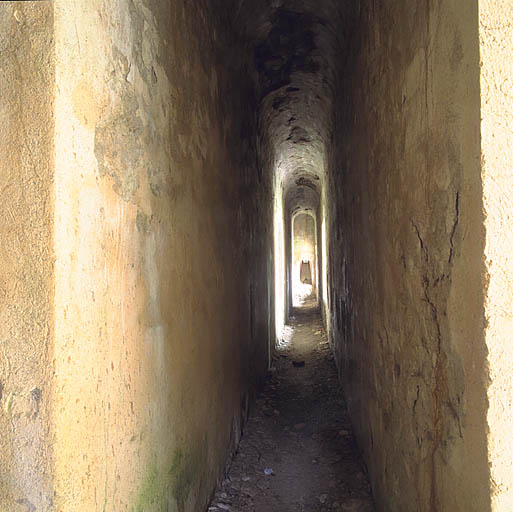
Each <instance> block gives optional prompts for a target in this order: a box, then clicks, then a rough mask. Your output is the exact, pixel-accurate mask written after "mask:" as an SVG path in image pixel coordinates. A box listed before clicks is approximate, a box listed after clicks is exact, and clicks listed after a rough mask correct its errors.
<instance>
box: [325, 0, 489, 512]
mask: <svg viewBox="0 0 513 512" xmlns="http://www.w3.org/2000/svg"><path fill="white" fill-rule="evenodd" d="M353 15H354V19H353V22H352V27H353V31H352V34H351V35H350V36H349V38H348V43H347V55H346V61H345V66H344V67H343V69H342V70H341V73H342V74H343V80H342V79H341V82H340V83H341V86H340V88H339V90H338V92H339V96H338V99H337V115H336V126H335V130H334V133H336V134H337V140H336V141H335V142H336V143H337V144H335V145H334V146H333V147H332V148H331V153H330V166H329V167H330V175H329V182H328V186H327V190H328V192H329V200H328V201H327V205H328V207H329V208H330V211H329V214H328V234H329V238H330V240H331V241H332V242H331V244H330V254H329V258H328V261H329V267H330V268H329V280H330V282H331V283H332V286H331V287H330V290H329V294H330V296H329V299H330V300H329V305H330V311H329V314H328V318H329V323H330V327H331V333H332V339H333V343H334V350H335V353H336V356H337V362H338V367H339V371H340V374H341V378H342V380H343V381H344V383H345V390H346V394H347V401H348V408H349V411H350V415H351V418H352V421H353V424H354V426H355V431H356V433H357V437H358V440H359V444H360V446H361V447H362V450H363V452H364V456H365V459H366V462H367V464H368V467H369V472H370V475H371V481H372V487H373V492H374V495H375V498H376V503H378V504H380V510H387V511H391V510H393V511H394V512H399V511H411V510H418V511H445V510H447V511H449V510H451V511H452V510H454V511H456V510H457V511H460V510H465V511H467V510H469V511H470V510H472V511H479V512H487V511H490V510H491V504H490V494H491V492H493V490H491V488H490V481H491V478H490V469H489V454H488V435H489V432H488V423H487V414H488V402H487V390H488V385H489V370H488V366H487V360H488V353H487V348H486V340H485V335H486V320H485V300H486V297H487V296H488V290H487V279H488V276H487V273H486V268H485V263H484V251H485V227H484V226H485V217H484V215H483V186H482V182H481V165H480V156H481V155H480V149H481V134H480V129H479V127H480V122H481V100H480V98H481V91H480V54H479V13H478V6H477V3H475V4H472V5H469V6H466V8H465V10H461V9H457V8H456V6H455V5H453V3H431V2H427V3H425V4H423V5H421V6H418V7H417V9H411V6H409V5H406V4H405V3H400V2H394V1H391V0H390V1H388V0H387V1H384V2H382V3H381V4H380V5H379V6H374V7H371V6H370V2H362V3H361V6H360V7H358V8H357V7H355V11H354V13H353ZM391 19H393V20H396V23H395V24H390V23H389V20H391ZM387 20H388V21H387ZM397 23H399V24H400V26H401V30H396V29H394V28H393V27H394V26H397ZM377 42H379V43H377ZM335 240H336V241H337V242H336V243H334V241H335Z"/></svg>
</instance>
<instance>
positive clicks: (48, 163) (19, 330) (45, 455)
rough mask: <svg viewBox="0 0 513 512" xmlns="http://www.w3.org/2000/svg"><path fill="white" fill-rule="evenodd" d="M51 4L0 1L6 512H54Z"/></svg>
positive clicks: (0, 321)
mask: <svg viewBox="0 0 513 512" xmlns="http://www.w3.org/2000/svg"><path fill="white" fill-rule="evenodd" d="M52 35H53V7H52V3H51V2H2V3H0V216H1V222H0V240H1V243H0V258H1V262H0V303H1V305H2V306H1V308H0V510H3V511H4V510H5V511H11V510H13V511H26V510H42V511H43V510H44V511H46V510H51V509H52V498H53V488H52V472H53V469H52V452H51V450H50V449H49V445H50V444H51V439H52V431H51V426H50V421H49V415H50V410H51V376H52V369H51V361H52V346H51V339H52V332H53V261H54V256H53V250H52V227H53V200H52V197H53V193H52V183H53V93H54V87H53V85H54V49H53V48H54V45H53V40H52Z"/></svg>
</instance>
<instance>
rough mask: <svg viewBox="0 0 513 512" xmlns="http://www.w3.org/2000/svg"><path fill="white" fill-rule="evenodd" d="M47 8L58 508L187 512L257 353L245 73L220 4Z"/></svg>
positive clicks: (229, 425) (257, 366) (207, 482)
mask: <svg viewBox="0 0 513 512" xmlns="http://www.w3.org/2000/svg"><path fill="white" fill-rule="evenodd" d="M55 9H56V82H57V87H56V90H57V97H56V175H55V189H56V203H57V205H56V227H55V233H56V238H55V253H56V258H57V261H56V267H55V275H56V294H55V307H56V320H55V371H56V379H55V408H54V415H53V421H54V423H55V445H54V446H55V464H56V465H55V492H56V498H55V502H56V507H57V510H63V511H65V510H66V511H68V510H83V511H86V510H129V511H134V512H143V511H144V512H150V511H159V512H160V511H162V510H173V511H174V510H177V511H197V510H201V509H202V508H203V507H204V506H205V505H206V502H207V500H208V498H209V496H210V493H211V491H212V489H213V487H214V486H215V484H216V482H217V479H218V476H219V472H220V470H221V469H222V467H223V465H224V460H225V457H226V454H227V453H228V452H229V451H230V450H231V449H233V447H234V446H235V445H236V443H237V442H238V438H239V435H240V429H241V424H242V422H243V421H244V417H245V414H246V408H247V404H248V401H249V398H250V396H251V395H252V393H254V392H255V389H256V384H257V383H258V381H259V380H260V379H261V378H262V376H263V375H265V372H266V370H267V364H268V352H269V348H268V345H269V343H270V342H271V341H270V340H269V339H268V335H269V333H272V330H271V329H268V327H267V323H268V319H269V314H268V311H267V309H268V305H269V304H270V299H269V294H270V291H271V290H270V287H269V286H266V280H262V276H266V274H267V273H268V271H269V270H268V269H269V262H268V252H267V251H266V247H269V244H270V236H271V231H270V229H269V226H270V225H271V222H270V220H269V215H270V212H271V205H270V202H269V207H268V208H266V207H265V206H264V207H259V209H258V217H257V210H256V205H257V204H258V202H261V201H262V198H265V197H267V195H268V194H269V192H270V182H265V181H263V180H260V181H259V178H258V172H256V170H255V167H256V162H257V159H256V156H255V142H254V137H255V135H254V134H255V125H256V115H255V109H254V104H253V96H252V93H251V89H249V88H247V86H246V85H245V84H247V78H246V76H247V75H248V73H251V68H249V70H247V71H245V70H244V69H243V67H244V60H243V59H242V58H240V56H239V54H238V52H240V51H242V49H241V48H240V47H239V45H238V44H237V41H235V40H232V39H231V37H232V36H231V35H230V34H229V33H228V31H227V28H228V24H227V23H226V19H225V18H226V16H227V11H226V8H225V7H223V6H221V5H214V4H212V3H210V4H208V3H206V2H196V3H194V4H185V3H184V2H178V1H176V2H175V1H173V2H142V1H130V2H125V1H118V2H111V1H108V2H107V1H105V2H93V3H83V2H80V1H72V2H70V1H67V0H66V1H62V2H61V1H57V2H55ZM229 48H232V50H229ZM239 63H240V67H238V66H239ZM234 80H236V81H237V87H234ZM241 140H244V143H243V144H241ZM257 183H258V186H257ZM262 204H265V202H264V203H262ZM257 219H258V222H257ZM234 232H235V233H237V236H234ZM262 242H263V243H262ZM266 244H267V245H266ZM243 262H248V264H243ZM249 262H251V263H249ZM271 279H272V275H271ZM250 362H251V365H250ZM70 447H71V448H70Z"/></svg>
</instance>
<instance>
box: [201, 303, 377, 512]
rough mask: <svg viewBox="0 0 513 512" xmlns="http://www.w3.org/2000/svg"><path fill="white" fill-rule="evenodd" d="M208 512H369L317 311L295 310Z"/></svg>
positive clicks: (363, 475) (362, 474) (363, 480)
mask: <svg viewBox="0 0 513 512" xmlns="http://www.w3.org/2000/svg"><path fill="white" fill-rule="evenodd" d="M274 368H275V369H274V371H272V373H271V377H270V379H269V381H268V383H267V385H266V387H265V389H264V391H263V393H262V395H261V396H260V398H259V399H258V400H257V404H256V407H255V409H254V410H253V413H252V415H251V417H250V419H249V421H248V423H247V424H246V427H245V430H244V434H243V437H242V440H241V442H240V446H239V449H238V451H237V453H236V454H235V456H234V458H233V460H232V463H231V466H230V468H229V471H228V474H227V476H226V478H225V480H224V481H223V482H222V484H221V485H220V487H219V489H218V490H217V492H216V495H215V497H214V499H213V501H212V504H211V505H210V507H209V508H208V510H209V511H211V512H214V511H221V510H231V511H233V512H250V511H251V512H253V511H254V512H289V511H291V512H292V511H305V512H323V511H326V512H327V511H334V510H335V511H344V512H349V511H351V512H352V511H354V512H372V511H374V506H373V502H372V497H371V491H370V487H369V483H368V480H367V476H366V473H365V469H364V465H363V462H362V460H361V458H360V455H359V453H358V448H357V446H356V444H355V441H354V438H353V435H352V433H351V425H350V422H349V419H348V416H347V413H346V410H345V405H344V400H343V398H342V391H341V389H340V386H339V382H338V378H337V371H336V367H335V363H334V361H333V356H332V355H331V351H330V348H329V345H328V342H327V338H326V335H325V333H324V329H323V327H322V323H321V319H320V316H319V314H318V313H317V312H316V311H315V310H312V309H309V310H304V311H302V312H299V311H297V312H296V315H295V317H294V318H293V320H292V323H291V325H289V326H287V327H286V330H285V332H284V335H283V339H282V340H281V341H280V346H279V347H278V350H277V352H276V355H275V358H274Z"/></svg>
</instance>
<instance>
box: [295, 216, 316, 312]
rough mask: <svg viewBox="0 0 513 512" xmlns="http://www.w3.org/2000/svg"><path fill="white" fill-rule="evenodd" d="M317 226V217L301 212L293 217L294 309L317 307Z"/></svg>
mask: <svg viewBox="0 0 513 512" xmlns="http://www.w3.org/2000/svg"><path fill="white" fill-rule="evenodd" d="M317 262H318V255H317V225H316V222H315V217H314V216H313V215H312V214H311V213H309V212H305V211H300V212H298V213H296V214H295V215H294V216H293V217H292V251H291V262H290V264H291V270H292V272H291V278H292V283H291V284H292V290H291V291H292V294H291V295H292V307H293V308H304V307H308V308H311V307H317V306H318V303H319V294H318V284H317V283H318V276H319V269H318V263H317Z"/></svg>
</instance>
